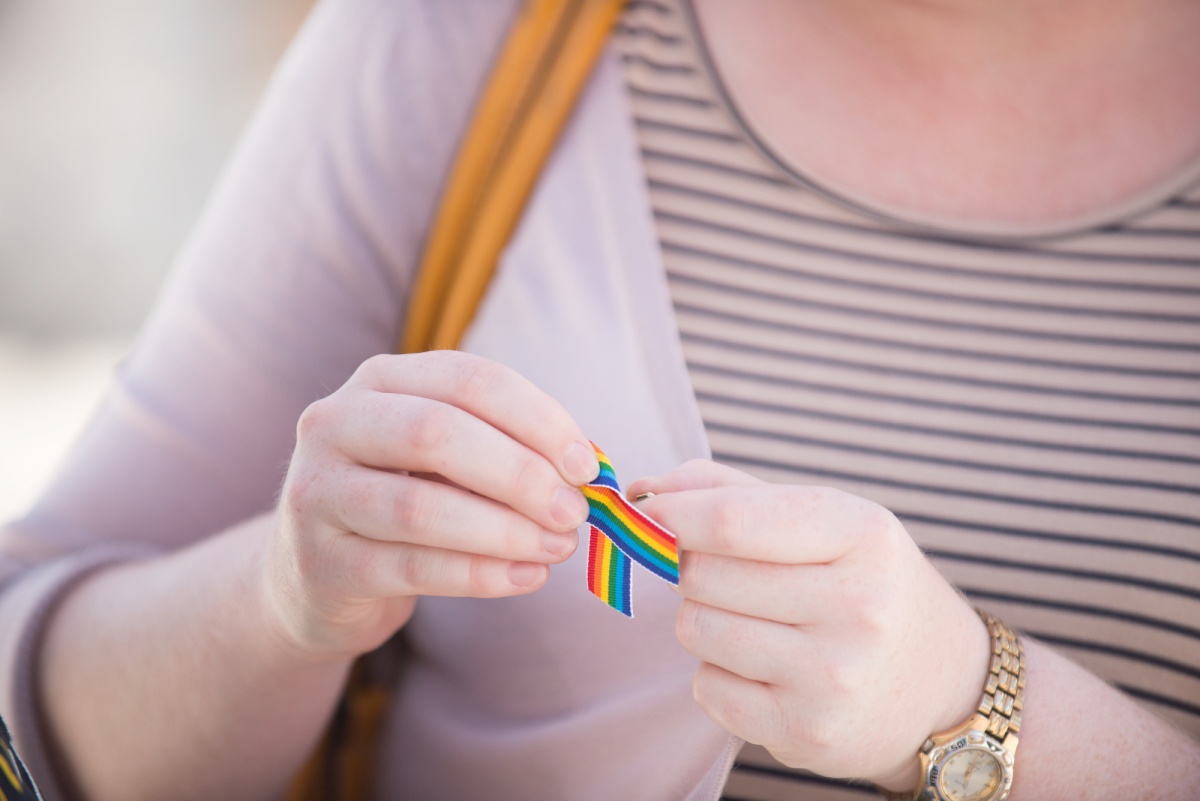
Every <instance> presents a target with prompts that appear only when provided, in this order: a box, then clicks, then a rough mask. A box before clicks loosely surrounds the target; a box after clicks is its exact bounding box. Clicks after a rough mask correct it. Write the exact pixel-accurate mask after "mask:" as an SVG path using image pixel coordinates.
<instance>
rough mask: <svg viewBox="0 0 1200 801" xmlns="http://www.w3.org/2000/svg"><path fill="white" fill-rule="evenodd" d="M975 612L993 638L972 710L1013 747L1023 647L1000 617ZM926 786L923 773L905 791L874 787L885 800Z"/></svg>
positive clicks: (913, 798)
mask: <svg viewBox="0 0 1200 801" xmlns="http://www.w3.org/2000/svg"><path fill="white" fill-rule="evenodd" d="M975 611H976V613H978V615H979V617H980V618H982V619H983V622H984V624H985V625H986V626H987V629H988V634H989V635H990V636H991V638H992V657H991V662H990V664H989V666H988V675H987V679H986V680H985V682H984V685H983V695H982V697H981V698H980V700H979V705H978V706H977V707H976V709H975V711H976V714H978V715H979V716H981V717H982V718H983V719H984V720H985V721H986V723H987V725H986V727H985V728H984V731H985V732H987V733H988V734H990V735H991V736H992V737H995V738H996V739H997V740H1000V741H1001V742H1002V743H1003V745H1004V746H1005V747H1008V746H1009V745H1011V746H1012V748H1011V749H1010V750H1015V749H1016V740H1017V734H1018V733H1019V732H1020V731H1021V710H1022V709H1023V708H1024V706H1025V650H1024V649H1023V648H1022V647H1021V643H1020V640H1019V639H1018V638H1017V633H1016V632H1015V631H1013V630H1012V629H1011V628H1009V627H1008V626H1007V625H1006V624H1005V623H1004V622H1003V621H1002V620H1000V619H999V618H997V617H995V616H994V615H991V614H988V613H987V612H985V611H983V610H982V609H976V610H975ZM1010 737H1011V738H1012V739H1011V740H1010V739H1009V738H1010ZM925 786H926V784H925V778H924V776H922V777H921V780H920V781H919V782H918V786H917V788H916V789H915V790H910V791H908V792H905V793H894V792H892V791H890V790H885V789H883V788H882V787H877V788H876V789H877V790H878V791H879V793H880V795H882V796H883V797H884V798H885V799H887V800H888V801H917V799H919V798H920V797H921V793H922V791H923V790H924V789H925Z"/></svg>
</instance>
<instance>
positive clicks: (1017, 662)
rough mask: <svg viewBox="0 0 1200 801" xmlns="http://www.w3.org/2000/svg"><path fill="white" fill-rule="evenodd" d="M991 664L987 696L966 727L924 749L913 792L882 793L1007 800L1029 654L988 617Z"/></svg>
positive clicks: (916, 798) (905, 799) (915, 798)
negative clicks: (916, 783)
mask: <svg viewBox="0 0 1200 801" xmlns="http://www.w3.org/2000/svg"><path fill="white" fill-rule="evenodd" d="M979 616H980V617H982V618H983V620H984V622H985V623H987V627H988V633H989V634H991V635H992V664H991V670H990V672H989V673H988V677H987V683H986V684H985V685H984V688H983V698H982V700H981V701H980V702H979V708H978V709H977V710H976V712H975V714H974V715H972V716H971V719H970V720H968V721H967V722H966V723H964V724H962V725H961V726H956V727H955V728H953V729H948V730H946V731H943V732H939V733H937V734H933V735H930V737H929V739H928V740H926V741H925V744H924V745H922V746H921V751H920V754H919V756H920V759H921V779H920V783H919V784H918V785H917V789H916V790H914V791H913V792H911V793H904V794H898V793H891V792H888V791H886V790H881V791H880V792H882V793H883V796H884V797H885V798H888V799H891V801H1004V799H1006V798H1008V793H1009V790H1010V789H1011V788H1012V779H1013V760H1014V759H1015V758H1016V753H1017V732H1019V731H1020V730H1021V707H1022V706H1023V705H1024V702H1025V652H1024V651H1023V650H1022V649H1021V643H1020V641H1019V640H1018V639H1017V635H1016V634H1015V633H1014V632H1013V631H1012V629H1010V628H1009V627H1008V626H1006V625H1004V624H1003V623H1001V622H1000V621H999V620H997V619H996V618H994V617H992V616H991V615H989V614H986V613H984V612H980V613H979Z"/></svg>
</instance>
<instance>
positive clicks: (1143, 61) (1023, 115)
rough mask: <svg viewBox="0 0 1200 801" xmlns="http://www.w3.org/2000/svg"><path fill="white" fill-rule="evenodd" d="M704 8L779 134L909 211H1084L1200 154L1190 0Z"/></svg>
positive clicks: (767, 2) (758, 118)
mask: <svg viewBox="0 0 1200 801" xmlns="http://www.w3.org/2000/svg"><path fill="white" fill-rule="evenodd" d="M694 5H695V6H696V11H697V14H698V17H699V20H700V22H701V27H702V30H703V32H704V36H705V39H706V41H707V42H708V45H709V47H710V50H711V52H712V54H713V58H714V60H715V61H716V64H717V67H718V70H719V72H720V73H721V75H722V77H723V79H724V80H725V82H726V85H727V88H728V89H729V91H730V94H731V95H732V96H733V98H734V102H735V104H737V105H738V106H739V108H740V110H741V111H742V113H743V115H744V116H745V117H746V118H747V119H748V120H749V122H750V124H751V125H753V126H754V127H755V128H756V130H757V133H758V134H759V135H760V136H761V137H762V138H763V139H764V140H765V141H766V142H767V143H768V145H769V146H770V147H772V149H774V150H775V151H776V152H777V153H778V154H779V155H780V156H781V157H782V158H784V159H785V160H786V161H789V162H790V163H792V164H793V165H795V166H796V167H797V168H798V169H799V170H801V171H802V172H804V173H805V174H807V175H808V176H809V177H811V178H812V179H814V180H816V181H818V182H820V183H825V184H827V185H829V186H831V187H832V188H834V189H835V190H836V191H841V192H844V193H846V194H848V195H850V196H852V197H855V198H858V199H860V200H862V201H864V202H867V203H870V204H874V205H877V206H879V207H882V208H885V209H891V210H893V211H896V212H898V213H901V214H904V215H905V216H916V217H920V218H933V219H938V220H946V221H956V222H961V223H965V224H968V225H973V224H977V223H978V224H985V225H986V224H992V223H995V224H999V225H1009V226H1013V227H1017V228H1021V227H1025V226H1031V227H1035V228H1036V227H1038V226H1044V225H1052V224H1054V223H1057V222H1069V221H1071V220H1074V219H1077V218H1082V217H1087V216H1088V215H1090V214H1093V213H1095V212H1098V211H1103V210H1104V209H1108V208H1112V207H1115V206H1117V205H1119V204H1121V203H1122V202H1126V201H1129V200H1131V199H1134V198H1137V197H1139V196H1141V195H1143V194H1145V193H1147V192H1149V191H1152V190H1153V189H1154V188H1155V187H1156V186H1158V185H1160V184H1162V183H1163V182H1164V181H1166V180H1168V179H1169V177H1170V176H1171V175H1172V174H1173V173H1177V172H1178V171H1179V170H1180V169H1181V168H1182V167H1183V166H1184V165H1187V164H1189V163H1192V162H1194V161H1196V160H1197V159H1200V47H1197V46H1196V43H1197V42H1200V3H1196V2H1193V0H1142V1H1141V2H1135V1H1134V0H1107V1H1102V0H1090V2H1089V0H1061V2H1056V1H1053V0H1040V1H1039V0H1009V1H1007V2H1005V1H1004V0H975V1H974V2H970V1H969V0H963V1H962V2H948V1H947V2H943V0H738V2H736V3H731V2H727V1H726V0H694ZM1151 6H1153V8H1150V7H1151Z"/></svg>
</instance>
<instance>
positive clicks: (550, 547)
mask: <svg viewBox="0 0 1200 801" xmlns="http://www.w3.org/2000/svg"><path fill="white" fill-rule="evenodd" d="M574 547H575V537H574V535H572V534H559V533H558V532H557V531H543V532H542V550H544V551H546V553H549V554H553V555H554V556H562V555H564V554H566V553H567V552H568V551H570V550H571V549H572V548H574Z"/></svg>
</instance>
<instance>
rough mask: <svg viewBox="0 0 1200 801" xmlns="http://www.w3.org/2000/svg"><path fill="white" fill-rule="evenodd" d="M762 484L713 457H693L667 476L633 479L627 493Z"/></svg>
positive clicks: (635, 496)
mask: <svg viewBox="0 0 1200 801" xmlns="http://www.w3.org/2000/svg"><path fill="white" fill-rule="evenodd" d="M761 483H762V482H761V481H759V480H758V479H757V478H755V477H754V476H751V475H748V474H746V473H743V472H742V471H741V470H735V469H734V468H732V467H729V466H728V465H723V464H718V463H716V462H714V461H712V460H711V459H691V460H689V461H686V462H684V463H683V464H681V465H680V466H679V467H677V468H675V469H674V470H672V471H671V472H670V473H667V474H666V475H665V476H651V477H648V478H640V479H638V480H637V481H634V482H633V483H632V484H630V485H629V487H628V488H627V489H626V491H625V494H626V495H627V496H628V497H630V498H637V497H638V496H639V495H644V494H646V493H648V492H652V493H654V494H655V495H658V494H660V493H663V492H683V491H685V490H697V489H711V488H713V487H726V486H735V485H746V484H761Z"/></svg>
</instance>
